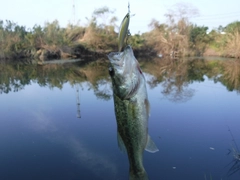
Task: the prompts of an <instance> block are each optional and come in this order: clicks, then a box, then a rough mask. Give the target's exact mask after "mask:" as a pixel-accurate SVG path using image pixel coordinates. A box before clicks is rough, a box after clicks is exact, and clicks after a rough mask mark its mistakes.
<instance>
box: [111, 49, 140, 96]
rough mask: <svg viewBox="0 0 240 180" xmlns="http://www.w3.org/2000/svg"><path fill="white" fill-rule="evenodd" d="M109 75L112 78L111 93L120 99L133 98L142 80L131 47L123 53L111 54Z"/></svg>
mask: <svg viewBox="0 0 240 180" xmlns="http://www.w3.org/2000/svg"><path fill="white" fill-rule="evenodd" d="M108 58H109V60H110V67H109V74H110V75H111V78H112V83H113V91H114V93H115V94H116V95H117V96H118V97H120V98H121V99H128V98H131V96H133V95H134V94H135V93H136V91H137V89H138V88H139V85H140V83H141V79H142V78H143V74H142V71H141V69H140V67H139V64H138V61H137V60H136V58H135V56H134V54H133V50H132V47H131V46H130V45H128V46H127V47H126V48H125V49H124V51H123V52H111V53H110V54H109V55H108Z"/></svg>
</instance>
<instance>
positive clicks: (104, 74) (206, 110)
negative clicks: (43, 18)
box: [0, 59, 240, 180]
mask: <svg viewBox="0 0 240 180" xmlns="http://www.w3.org/2000/svg"><path fill="white" fill-rule="evenodd" d="M140 66H141V68H142V70H143V71H144V72H145V75H146V77H147V78H146V79H147V88H148V97H149V99H150V102H151V105H152V106H151V110H152V111H151V117H150V118H151V119H150V121H149V129H150V134H151V136H152V137H153V138H156V137H158V136H161V139H158V140H159V141H158V140H155V143H156V144H157V146H158V147H159V149H160V153H158V154H157V155H154V156H152V155H151V154H149V153H146V154H145V155H144V158H145V159H144V165H145V168H146V169H147V171H148V174H149V178H150V179H166V180H167V179H178V178H181V179H204V173H205V174H206V176H207V177H206V178H207V179H210V176H209V174H211V177H212V179H221V178H222V179H229V180H230V179H231V180H235V179H239V162H240V161H239V159H238V157H239V151H238V150H237V148H236V147H235V146H233V148H232V147H231V146H230V147H229V142H230V141H231V138H230V137H229V134H228V133H227V131H226V126H225V125H226V124H229V125H231V127H232V130H233V134H234V135H236V142H237V143H239V138H238V137H239V130H238V127H239V116H240V114H239V110H238V109H239V97H238V95H237V94H236V92H237V93H239V77H240V75H239V68H240V67H239V60H217V59H216V60H214V59H212V60H207V59H195V60H193V59H188V60H181V61H169V60H164V59H161V60H160V59H156V60H154V61H151V62H149V61H145V60H143V61H141V62H140ZM231 69H232V71H231ZM214 83H216V84H214ZM220 83H221V84H222V85H221V84H220ZM76 85H79V101H80V103H81V106H79V109H80V108H81V109H80V116H81V121H79V120H78V121H76V116H75V114H76V112H77V114H78V112H79V111H78V107H77V109H76V104H77V105H78V100H77V95H76V93H77V91H76V89H74V88H75V86H76ZM224 87H225V88H224ZM226 89H227V90H228V91H234V92H226ZM192 90H193V91H192ZM188 91H190V92H191V91H192V92H191V93H189V92H188ZM0 93H1V94H0V99H1V103H0V107H1V108H0V109H1V118H0V140H1V142H3V146H2V147H1V149H0V159H1V163H0V179H9V180H10V179H19V178H20V177H23V178H22V179H36V180H37V179H39V180H40V179H74V177H75V179H79V177H80V178H82V177H84V178H85V179H117V178H118V179H127V172H128V169H127V167H128V162H126V163H125V159H124V158H123V156H124V155H122V154H121V153H119V151H118V149H117V144H116V137H115V133H116V132H115V131H116V122H115V121H114V118H115V117H114V113H113V112H114V110H113V104H112V100H111V101H109V99H111V98H112V86H111V79H110V77H109V74H108V61H107V60H98V61H96V62H89V63H86V64H81V63H76V64H66V65H54V64H49V65H44V66H37V65H30V64H29V65H27V64H6V63H5V64H0ZM189 94H190V95H189ZM161 96H164V97H166V98H167V99H163V100H162V99H161V101H159V97H161ZM168 100H170V101H168ZM175 102H184V103H175ZM99 107H100V108H99ZM103 112H104V113H103ZM111 113H112V114H111ZM225 132H226V134H224V133H225ZM159 133H160V134H159ZM106 144H107V145H106ZM209 147H213V148H214V150H211V149H209ZM66 149H67V150H66ZM227 149H230V150H231V153H230V154H229V156H227V155H226V152H227ZM69 151H70V152H71V153H69ZM46 155H47V158H46ZM121 155H122V156H121ZM232 158H233V159H234V161H232V162H231V164H230V165H229V166H227V168H223V167H224V166H225V165H226V164H228V163H229V162H230V160H231V159H232ZM69 161H71V162H69ZM30 167H31V169H29V168H30ZM173 167H176V169H173ZM19 168H20V170H19ZM39 169H40V170H41V171H39ZM228 170H229V173H228V172H227V171H228ZM235 171H236V172H235ZM13 172H14V173H13ZM18 172H21V173H18ZM232 173H233V174H232ZM231 174H232V175H231ZM224 175H225V176H224ZM227 175H230V177H227ZM9 176H10V177H9ZM13 176H14V177H13ZM30 176H31V178H28V177H30ZM24 177H26V178H24ZM51 177H52V178H51ZM76 177H78V178H76Z"/></svg>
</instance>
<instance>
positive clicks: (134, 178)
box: [129, 169, 148, 180]
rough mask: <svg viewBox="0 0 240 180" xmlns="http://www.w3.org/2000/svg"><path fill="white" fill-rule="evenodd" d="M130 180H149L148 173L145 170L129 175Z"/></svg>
mask: <svg viewBox="0 0 240 180" xmlns="http://www.w3.org/2000/svg"><path fill="white" fill-rule="evenodd" d="M129 180H148V175H147V172H146V171H145V170H144V169H143V171H141V172H136V173H134V172H132V171H130V173H129Z"/></svg>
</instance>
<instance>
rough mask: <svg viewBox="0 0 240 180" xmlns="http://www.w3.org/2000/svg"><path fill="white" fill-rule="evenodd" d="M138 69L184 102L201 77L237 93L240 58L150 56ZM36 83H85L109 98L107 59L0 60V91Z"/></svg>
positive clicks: (154, 84) (165, 92) (152, 85)
mask: <svg viewBox="0 0 240 180" xmlns="http://www.w3.org/2000/svg"><path fill="white" fill-rule="evenodd" d="M140 66H141V68H142V70H143V71H144V72H145V73H147V74H149V75H151V78H148V80H147V83H148V84H149V86H150V88H155V87H157V86H159V85H161V86H162V87H163V90H162V92H161V93H162V94H163V95H164V96H165V97H166V98H167V99H169V100H170V101H174V102H183V101H188V100H189V99H191V97H193V96H194V90H193V89H191V88H190V87H189V85H190V84H191V83H193V82H196V81H197V82H202V81H204V76H206V77H208V78H210V79H213V80H214V82H215V83H217V82H220V83H222V84H223V85H224V86H226V88H227V89H228V90H229V91H236V92H238V93H239V92H240V60H236V59H235V60H231V59H230V60H218V59H212V60H206V59H190V58H188V59H178V60H172V59H159V58H158V59H154V60H145V59H144V60H142V61H141V60H140ZM31 82H36V83H38V84H39V86H43V87H49V88H50V89H52V88H54V87H57V88H59V89H62V87H63V85H64V83H66V82H69V83H70V84H71V85H74V84H76V83H78V84H79V83H80V84H81V83H83V82H88V88H89V89H92V90H93V92H94V93H95V95H96V96H97V98H99V99H104V100H109V99H110V98H111V97H112V90H111V81H110V77H109V74H108V61H107V60H106V59H100V60H97V61H92V62H87V63H86V62H85V63H75V64H47V65H43V66H38V65H37V64H31V63H28V64H26V63H18V64H7V63H1V62H0V93H1V94H2V93H9V92H17V91H20V90H22V89H23V88H24V86H25V85H29V84H31Z"/></svg>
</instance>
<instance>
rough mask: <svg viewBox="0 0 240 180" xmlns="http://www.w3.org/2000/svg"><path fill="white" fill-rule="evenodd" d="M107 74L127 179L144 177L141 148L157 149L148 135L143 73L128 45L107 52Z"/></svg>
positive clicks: (134, 179)
mask: <svg viewBox="0 0 240 180" xmlns="http://www.w3.org/2000/svg"><path fill="white" fill-rule="evenodd" d="M108 58H109V60H110V67H109V73H110V76H111V79H112V86H113V96H114V107H115V115H116V120H117V131H118V144H119V147H120V149H122V150H124V149H125V150H126V151H127V154H128V159H129V165H130V169H129V179H131V180H147V179H148V176H147V173H146V171H145V169H144V166H143V152H144V149H145V150H147V151H148V152H151V153H154V152H157V151H158V148H157V147H156V145H155V144H154V142H153V141H152V140H151V138H150V136H149V135H148V117H149V109H150V107H149V102H148V97H147V90H146V83H145V78H144V75H143V73H142V71H141V69H140V67H139V64H138V61H137V60H136V58H135V57H134V54H133V50H132V48H131V46H129V45H128V46H127V47H126V48H125V49H124V51H123V52H111V53H110V54H109V55H108Z"/></svg>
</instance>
